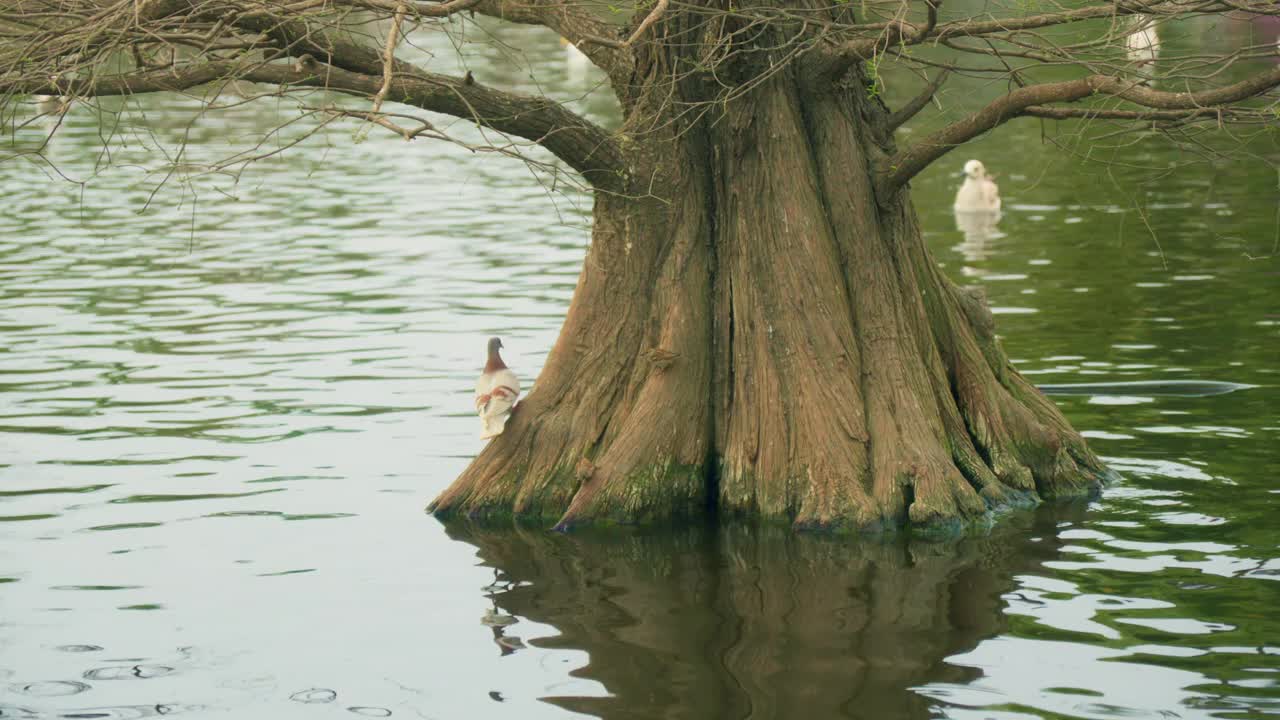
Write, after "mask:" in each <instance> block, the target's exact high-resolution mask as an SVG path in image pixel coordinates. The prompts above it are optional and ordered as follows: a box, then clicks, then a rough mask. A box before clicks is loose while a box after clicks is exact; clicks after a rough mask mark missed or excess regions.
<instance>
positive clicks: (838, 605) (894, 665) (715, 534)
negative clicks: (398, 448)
mask: <svg viewBox="0 0 1280 720" xmlns="http://www.w3.org/2000/svg"><path fill="white" fill-rule="evenodd" d="M1037 517H1038V518H1041V519H1042V521H1043V522H1042V523H1041V524H1042V525H1043V527H1038V528H1036V529H1037V530H1040V531H1041V534H1044V535H1050V534H1051V533H1052V530H1053V522H1052V518H1051V517H1050V515H1049V514H1048V513H1046V512H1042V513H1040V514H1039V515H1037ZM1030 522H1032V520H1031V519H1029V518H1020V519H1018V520H1017V521H1015V522H1014V523H1012V524H1015V525H1018V524H1021V525H1026V524H1028V523H1030ZM450 530H451V532H452V533H454V535H455V537H458V538H459V539H461V540H465V541H466V542H469V543H472V544H474V545H476V546H477V547H478V548H479V551H480V556H481V557H482V558H483V559H484V561H485V563H486V564H488V565H491V566H493V567H495V568H497V569H498V570H499V571H500V572H501V573H502V574H503V575H504V577H505V579H506V580H509V581H517V582H519V583H520V585H519V587H515V588H513V589H511V590H508V591H505V592H500V593H498V594H497V595H495V596H494V600H495V601H496V603H497V606H498V607H499V608H500V609H501V610H502V611H503V612H506V613H511V614H513V615H517V616H520V617H523V618H526V619H530V620H533V621H536V622H540V623H547V624H550V625H553V626H555V627H556V628H557V629H558V630H559V631H560V635H558V636H556V637H553V638H548V639H541V640H534V641H532V642H531V643H530V644H533V645H537V646H539V647H552V648H573V649H579V650H585V651H587V652H588V653H589V654H590V656H591V661H590V664H589V665H588V666H587V667H586V668H583V669H582V670H580V671H578V672H577V673H576V674H580V675H582V676H585V677H589V678H591V679H594V680H597V681H599V682H601V683H603V684H604V686H605V687H606V688H607V689H608V690H609V692H611V693H612V694H613V695H614V697H612V698H607V699H600V698H564V697H561V698H548V700H549V701H550V702H554V703H555V704H557V705H561V706H563V707H566V708H569V709H572V710H576V711H579V712H587V713H592V714H595V715H600V716H602V717H606V718H633V717H634V718H699V719H701V718H739V717H741V718H746V717H751V718H775V717H778V718H782V717H801V716H802V717H812V718H827V717H863V718H902V717H927V716H928V715H929V712H928V707H929V705H930V704H931V703H932V701H930V700H929V699H927V698H924V697H923V696H920V695H917V694H915V693H913V692H911V691H910V688H912V687H914V686H917V685H919V684H922V683H926V682H932V681H939V680H942V681H949V682H964V681H965V680H966V679H969V678H971V677H972V676H973V672H974V671H972V670H968V669H964V668H961V667H959V666H953V665H948V664H946V663H945V662H944V660H945V658H947V657H948V656H950V655H954V654H956V653H960V652H964V651H967V650H969V649H972V648H973V647H974V646H976V645H977V644H978V643H979V642H980V641H981V640H983V639H985V638H988V637H991V636H993V635H995V634H997V633H999V632H1000V631H1001V630H1002V629H1003V627H1004V618H1003V614H1002V608H1003V602H1002V601H1001V599H1000V597H1001V595H1002V594H1003V593H1005V592H1008V591H1009V590H1010V589H1012V587H1013V580H1012V577H1013V575H1014V574H1016V573H1019V572H1024V571H1026V570H1027V569H1030V568H1033V567H1035V566H1036V565H1038V563H1039V562H1040V561H1042V560H1043V559H1045V558H1046V554H1050V553H1052V552H1053V551H1054V548H1055V544H1054V543H1052V542H1040V543H1032V542H1030V541H1029V540H1027V539H1026V538H1027V536H1028V535H1029V533H1028V532H1027V528H1026V527H1011V528H1009V529H1008V531H1004V530H1002V531H1001V532H1000V533H998V534H997V535H993V536H990V537H984V538H974V539H969V540H966V541H964V542H961V543H959V544H957V545H946V546H943V545H928V544H912V545H909V546H908V545H904V544H902V543H895V544H868V543H859V544H849V543H847V542H841V541H838V540H834V539H832V538H829V537H824V536H808V535H804V536H794V535H791V534H789V533H787V532H786V531H785V530H784V529H779V528H768V529H758V530H757V529H747V528H742V527H730V528H723V529H720V530H690V531H681V532H676V533H671V532H652V533H649V532H646V533H643V534H628V535H617V534H614V535H612V536H604V535H597V534H595V533H590V532H584V533H581V534H575V535H571V536H565V535H558V534H547V533H541V532H523V531H518V530H517V531H491V530H480V529H477V528H472V527H451V528H450ZM525 640H526V641H528V638H525Z"/></svg>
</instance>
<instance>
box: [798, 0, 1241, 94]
mask: <svg viewBox="0 0 1280 720" xmlns="http://www.w3.org/2000/svg"><path fill="white" fill-rule="evenodd" d="M1223 2H1224V0H1206V1H1204V2H1196V3H1195V4H1189V3H1188V2H1186V0H1181V2H1179V0H1128V1H1125V0H1120V1H1118V2H1115V3H1107V4H1104V5H1088V6H1086V7H1082V8H1076V9H1074V10H1064V11H1062V12H1056V13H1042V14H1039V15H1027V16H1025V17H1012V18H993V19H990V20H974V19H964V20H956V21H953V22H949V23H943V24H941V25H935V22H936V19H937V9H936V7H934V6H933V5H932V4H930V5H929V8H930V11H931V12H930V19H929V21H927V22H926V24H925V25H924V26H920V27H917V26H915V25H912V24H911V23H907V22H905V21H902V20H894V21H891V22H889V23H884V24H868V25H863V26H855V27H856V29H859V30H876V31H880V32H881V34H880V35H878V36H877V37H870V38H858V39H855V40H850V41H848V42H845V43H842V44H839V45H836V46H834V47H831V48H828V49H827V50H826V51H825V52H823V53H822V54H821V57H822V60H821V62H822V63H823V70H824V71H825V73H826V74H827V75H828V76H835V75H839V74H840V73H842V72H843V71H844V70H845V69H847V68H848V67H849V66H850V65H851V64H853V63H855V62H857V61H859V60H868V59H870V58H872V57H875V56H876V55H878V54H880V53H883V52H884V51H885V50H887V49H888V48H892V47H895V46H902V45H917V44H920V43H922V42H924V41H926V40H935V41H941V40H948V39H951V38H957V37H971V36H975V35H992V34H997V33H1009V32H1013V31H1019V30H1033V29H1036V28H1043V27H1050V26H1055V25H1065V24H1069V23H1075V22H1080V21H1083V20H1093V19H1097V18H1108V17H1115V16H1119V15H1138V14H1175V13H1208V12H1222V11H1223V10H1229V9H1231V8H1230V7H1228V6H1226V5H1224V4H1223Z"/></svg>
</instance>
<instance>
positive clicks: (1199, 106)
mask: <svg viewBox="0 0 1280 720" xmlns="http://www.w3.org/2000/svg"><path fill="white" fill-rule="evenodd" d="M1278 85H1280V67H1275V68H1272V69H1271V70H1268V71H1266V72H1262V73H1258V74H1256V75H1253V76H1252V77H1249V78H1246V79H1244V80H1241V81H1240V82H1237V83H1233V84H1231V85H1227V86H1224V87H1221V88H1216V89H1213V90H1204V91H1201V92H1180V93H1179V92H1163V91H1160V90H1152V89H1151V88H1147V87H1142V86H1140V85H1136V84H1134V83H1132V82H1125V81H1123V80H1119V79H1117V78H1113V77H1107V76H1104V75H1090V76H1089V77H1085V78H1081V79H1079V80H1068V81H1065V82H1058V83H1043V84H1039V85H1029V86H1027V87H1022V88H1018V89H1017V90H1013V91H1012V92H1009V93H1008V94H1006V95H1004V96H1002V97H1000V98H997V99H996V100H995V101H993V102H991V103H990V104H989V105H987V106H986V107H984V108H982V109H981V110H979V111H977V112H976V113H974V114H972V115H970V116H968V117H966V118H964V119H963V120H960V121H958V122H955V123H952V124H951V125H948V126H946V127H944V128H942V129H941V130H938V131H937V132H934V133H932V134H930V135H929V136H928V137H925V138H923V139H921V140H920V141H919V142H917V143H915V144H914V145H912V146H911V147H909V148H906V149H904V150H901V151H899V152H898V153H896V154H895V155H893V156H892V157H890V158H887V159H885V160H883V161H881V163H880V168H879V169H880V178H879V183H878V185H879V190H880V194H881V197H882V198H888V197H889V196H891V195H892V194H893V193H895V192H897V191H898V189H899V188H901V187H902V186H903V185H905V184H906V182H907V181H908V180H910V179H911V178H913V177H915V175H916V174H917V173H919V172H920V171H921V170H923V169H924V168H925V167H927V166H928V165H929V164H930V163H932V162H933V161H935V160H937V159H938V158H941V157H942V156H943V155H946V154H947V153H948V152H950V151H951V150H952V149H953V148H955V147H956V146H958V145H960V144H962V143H964V142H967V141H969V140H972V139H973V138H975V137H978V136H979V135H982V134H983V133H986V132H987V131H989V130H991V129H993V128H995V127H998V126H1000V125H1002V124H1004V123H1005V122H1008V121H1009V120H1011V119H1013V118H1015V117H1019V116H1022V115H1028V114H1034V115H1037V116H1044V115H1046V114H1047V113H1046V111H1047V110H1050V108H1046V107H1044V106H1046V105H1047V104H1049V103H1069V102H1076V101H1078V100H1082V99H1084V98H1087V97H1089V96H1091V95H1094V94H1101V95H1107V96H1111V97H1114V98H1118V99H1121V100H1124V101H1127V102H1130V103H1133V104H1135V105H1140V106H1143V107H1147V108H1153V109H1155V110H1163V111H1176V110H1182V111H1199V110H1211V109H1213V108H1222V107H1224V106H1227V105H1229V104H1230V103H1235V102H1240V101H1242V100H1246V99H1248V98H1251V97H1256V96H1258V95H1260V94H1261V93H1264V92H1266V91H1267V90H1269V89H1271V88H1274V87H1276V86H1278ZM1033 107H1034V108H1036V110H1035V111H1034V112H1028V109H1029V108H1033ZM1111 112H1114V110H1113V111H1111ZM1184 114H1185V113H1184ZM1131 119H1136V118H1131Z"/></svg>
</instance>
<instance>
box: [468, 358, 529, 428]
mask: <svg viewBox="0 0 1280 720" xmlns="http://www.w3.org/2000/svg"><path fill="white" fill-rule="evenodd" d="M488 389H489V392H488V394H487V396H486V399H485V402H484V403H483V405H482V404H481V396H479V395H477V396H476V409H477V410H478V411H479V413H480V419H481V421H483V423H484V432H483V433H482V434H481V437H486V438H487V437H493V436H494V435H498V434H500V433H501V432H502V430H503V428H504V427H505V426H506V424H507V418H508V417H510V416H511V409H512V408H513V407H515V404H516V401H517V400H519V399H520V379H519V378H518V377H516V374H515V373H513V372H511V371H510V370H499V371H498V372H496V373H494V374H493V376H492V377H491V379H490V382H489V388H488Z"/></svg>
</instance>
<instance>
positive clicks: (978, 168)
mask: <svg viewBox="0 0 1280 720" xmlns="http://www.w3.org/2000/svg"><path fill="white" fill-rule="evenodd" d="M964 175H965V177H970V178H973V179H974V180H977V179H979V178H983V177H986V175H987V168H986V167H985V166H983V164H982V161H980V160H970V161H969V162H967V163H965V164H964Z"/></svg>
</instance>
